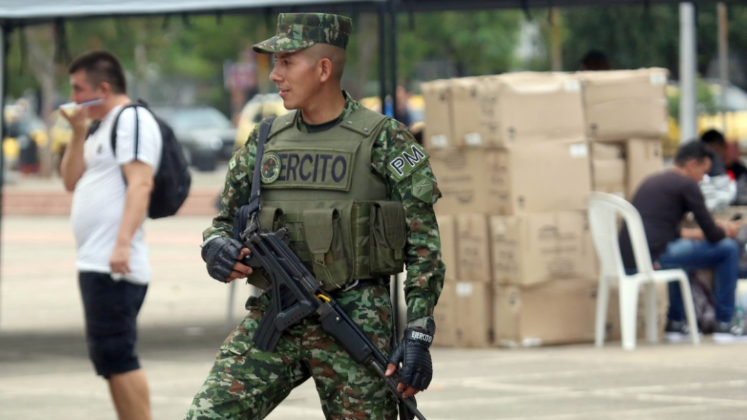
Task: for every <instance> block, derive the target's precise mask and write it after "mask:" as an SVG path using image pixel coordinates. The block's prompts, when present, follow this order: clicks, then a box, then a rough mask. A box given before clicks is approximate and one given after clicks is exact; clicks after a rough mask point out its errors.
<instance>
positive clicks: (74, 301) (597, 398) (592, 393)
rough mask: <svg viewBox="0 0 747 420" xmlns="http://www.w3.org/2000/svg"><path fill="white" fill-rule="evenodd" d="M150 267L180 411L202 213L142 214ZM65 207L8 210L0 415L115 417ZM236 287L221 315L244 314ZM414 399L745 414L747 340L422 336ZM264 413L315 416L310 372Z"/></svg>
mask: <svg viewBox="0 0 747 420" xmlns="http://www.w3.org/2000/svg"><path fill="white" fill-rule="evenodd" d="M147 223H148V226H147V228H146V232H147V235H146V236H147V241H148V243H149V244H150V246H151V254H152V255H151V257H152V262H153V266H154V280H153V283H152V284H151V286H150V290H149V292H148V297H147V299H146V302H145V306H144V308H143V311H142V313H141V317H140V326H141V338H140V346H139V353H140V356H141V360H142V363H143V366H144V368H145V370H146V373H147V375H148V379H149V383H150V387H151V393H152V405H153V413H154V418H155V419H180V418H182V417H181V416H183V414H184V412H185V411H186V409H187V407H188V406H189V403H190V401H191V398H192V396H193V395H194V393H195V392H196V391H197V390H198V388H199V387H200V385H201V384H202V381H203V380H204V378H205V376H206V374H207V371H208V370H209V368H210V366H211V364H212V359H213V357H214V355H215V352H216V350H217V348H218V346H219V345H220V343H221V341H222V340H223V338H224V337H225V336H226V335H227V333H228V331H229V327H228V326H227V325H226V322H225V321H226V308H227V304H228V299H227V297H228V293H227V291H228V290H227V286H225V285H223V284H220V283H218V282H215V281H213V280H211V279H209V278H208V276H207V274H205V269H204V266H203V263H202V261H201V260H200V258H199V252H198V248H197V247H198V244H199V242H200V236H201V235H200V232H201V231H202V229H204V228H205V227H206V226H207V225H208V223H209V217H208V216H199V217H197V216H195V217H186V216H180V217H175V218H170V219H167V220H160V221H151V220H149V221H148V222H147ZM74 255H75V250H74V243H73V238H72V234H71V231H70V226H69V222H68V220H67V218H66V217H21V216H6V217H4V218H3V226H2V266H1V270H2V271H1V275H2V277H1V278H0V420H11V419H12V420H17V419H29V420H37V419H39V420H40V419H50V418H54V419H62V420H65V419H102V420H112V419H115V415H114V410H113V408H112V406H111V403H110V400H109V395H108V391H107V388H106V384H105V382H104V381H103V380H101V379H99V378H97V377H96V376H95V375H94V373H93V370H92V368H91V366H90V363H89V362H88V360H87V358H86V350H85V342H84V338H83V316H82V310H81V304H80V298H79V296H78V290H77V284H76V273H75V266H74ZM248 293H249V289H248V287H247V286H244V285H240V286H239V287H237V293H236V295H237V296H236V297H235V299H234V309H235V310H234V312H233V314H232V315H231V321H230V322H229V323H230V324H235V323H236V322H237V321H238V320H239V318H240V317H241V316H242V312H243V311H242V310H241V309H242V306H243V301H244V300H245V299H246V296H247V295H248ZM433 358H434V365H435V366H434V367H435V377H434V379H433V382H432V384H431V387H430V389H429V390H428V391H427V392H425V393H424V394H423V395H422V397H421V398H419V405H420V407H421V409H422V411H423V413H424V414H425V415H426V417H427V418H428V419H429V420H462V419H475V420H482V419H484V420H487V419H501V420H509V419H510V420H520V419H521V420H530V419H533V420H600V419H608V420H628V419H636V420H645V419H657V420H675V419H676V420H696V419H697V420H737V419H745V418H747V398H746V397H747V344H742V345H728V346H718V345H715V344H713V343H712V342H711V341H710V339H709V338H705V339H704V343H703V344H702V345H700V346H697V347H695V346H691V345H687V344H682V345H666V344H658V345H647V344H641V345H640V346H639V348H638V349H637V350H635V351H631V352H626V351H623V350H621V348H620V345H619V343H608V345H607V346H606V347H605V348H604V349H595V348H593V346H592V345H591V344H582V345H575V346H561V347H547V348H536V349H519V350H499V349H479V350H478V349H471V350H470V349H433ZM269 419H271V420H272V419H275V420H281V419H291V420H292V419H310V420H314V419H320V420H321V419H323V416H322V414H321V410H320V408H319V402H318V399H317V397H316V394H315V391H314V387H313V382H311V381H309V382H307V383H306V384H304V385H302V386H301V387H299V388H298V389H296V390H295V391H294V392H293V393H292V394H291V396H290V397H289V398H288V400H287V401H286V402H285V403H284V404H283V405H281V406H280V407H279V408H278V409H277V410H276V411H275V412H274V413H272V414H271V415H270V417H269Z"/></svg>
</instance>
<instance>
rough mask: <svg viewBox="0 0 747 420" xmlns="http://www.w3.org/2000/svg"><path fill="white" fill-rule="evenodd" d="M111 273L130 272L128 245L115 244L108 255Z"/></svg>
mask: <svg viewBox="0 0 747 420" xmlns="http://www.w3.org/2000/svg"><path fill="white" fill-rule="evenodd" d="M109 268H110V269H111V270H112V274H130V245H129V244H122V245H120V244H117V245H115V246H114V250H113V251H112V255H111V256H110V257H109Z"/></svg>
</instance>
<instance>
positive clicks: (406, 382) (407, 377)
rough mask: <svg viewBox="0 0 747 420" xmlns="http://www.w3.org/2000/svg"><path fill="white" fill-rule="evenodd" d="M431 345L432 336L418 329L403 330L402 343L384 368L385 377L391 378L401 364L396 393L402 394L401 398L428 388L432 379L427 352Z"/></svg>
mask: <svg viewBox="0 0 747 420" xmlns="http://www.w3.org/2000/svg"><path fill="white" fill-rule="evenodd" d="M432 343H433V336H432V335H431V334H429V333H428V332H427V331H425V330H423V329H419V328H408V329H406V330H405V334H404V337H403V338H402V342H401V343H400V344H399V347H397V348H396V349H395V350H394V352H393V353H392V356H391V357H390V358H389V365H388V366H387V368H386V376H392V374H393V373H394V371H395V369H396V367H397V366H399V364H400V363H402V370H401V371H400V377H399V380H400V383H399V385H397V391H400V392H402V397H403V398H409V397H412V396H413V395H415V394H417V393H418V392H420V391H422V390H424V389H426V388H428V385H429V384H430V383H431V378H432V377H433V363H432V362H431V353H430V351H429V350H428V349H429V348H430V346H431V344H432Z"/></svg>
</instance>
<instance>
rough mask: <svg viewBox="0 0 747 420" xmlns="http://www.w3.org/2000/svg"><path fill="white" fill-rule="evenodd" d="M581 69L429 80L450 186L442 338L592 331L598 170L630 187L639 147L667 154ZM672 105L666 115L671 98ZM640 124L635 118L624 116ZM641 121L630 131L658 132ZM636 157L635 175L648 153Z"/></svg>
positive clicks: (523, 338)
mask: <svg viewBox="0 0 747 420" xmlns="http://www.w3.org/2000/svg"><path fill="white" fill-rule="evenodd" d="M645 71H649V70H645ZM615 73H617V72H615ZM608 74H610V75H611V74H612V72H609V73H608ZM583 76H584V74H562V73H517V74H508V75H501V76H488V77H479V78H464V79H452V80H438V81H434V82H429V83H425V84H423V86H422V91H423V96H424V98H425V102H426V109H425V124H426V132H425V137H424V140H425V145H426V148H427V149H428V151H429V154H430V162H431V167H432V168H433V171H434V173H435V174H436V177H437V178H438V182H439V188H440V189H441V191H442V193H443V197H442V198H441V199H440V200H439V202H438V203H437V204H436V208H435V209H436V213H437V216H438V222H439V227H440V231H441V242H442V256H443V259H444V262H445V264H446V266H447V272H446V282H445V287H444V291H443V292H442V295H441V299H440V300H439V303H438V306H437V310H436V318H437V319H436V323H437V325H438V333H437V334H436V342H437V344H440V345H443V346H460V347H487V346H491V345H497V346H527V345H541V344H554V343H572V342H586V341H591V340H593V337H594V317H595V308H596V306H595V305H596V277H597V275H598V267H597V259H596V255H595V252H594V247H593V244H592V241H591V235H590V232H589V226H588V222H587V217H586V207H587V206H586V200H587V196H588V195H589V193H590V192H591V191H592V189H593V186H596V184H594V181H596V180H597V179H598V180H599V182H598V184H599V185H602V184H603V185H605V190H606V191H613V192H622V191H625V189H626V188H629V185H628V184H627V183H626V182H627V181H625V180H626V179H631V178H630V177H629V176H627V175H623V176H622V177H621V176H620V175H619V173H624V174H628V173H630V169H629V168H630V167H631V162H630V157H632V156H638V155H639V154H642V153H646V152H649V154H648V155H647V156H652V155H651V153H658V155H657V156H656V158H657V159H658V160H659V169H660V168H661V153H660V150H661V148H660V146H659V148H658V149H656V150H655V151H654V152H651V151H650V150H649V149H651V148H652V147H653V148H655V143H656V142H655V141H653V140H637V139H636V140H630V139H628V138H627V137H626V138H619V137H616V136H617V135H618V133H619V132H621V131H615V129H614V127H617V126H614V127H613V128H608V124H607V120H606V119H605V117H606V116H608V115H609V114H606V113H605V112H607V108H605V107H604V106H603V103H602V102H603V101H604V100H605V98H609V97H610V95H611V93H610V91H613V89H610V88H609V86H608V85H609V83H607V84H605V83H606V82H605V83H602V82H598V81H597V79H596V78H594V77H590V78H584V77H583ZM663 77H664V81H666V73H663ZM592 79H593V81H592ZM623 79H624V78H623ZM592 82H593V83H592ZM587 86H592V88H593V90H592V96H591V100H592V102H591V103H592V104H594V106H592V109H593V110H597V109H598V108H601V111H597V112H596V114H595V113H592V115H594V116H595V117H594V124H593V127H594V129H593V132H592V129H591V127H592V125H590V124H588V121H589V117H588V115H589V103H590V102H589V101H590V99H589V97H588V95H587V94H586V90H585V88H586V87H587ZM597 86H600V87H599V88H598V90H600V91H601V93H600V92H597V90H594V89H595V88H597ZM662 89H663V86H662ZM613 93H614V92H613ZM605 94H606V95H607V96H605ZM662 98H663V90H662ZM630 104H631V105H630V106H631V107H632V108H635V109H636V110H637V109H638V107H639V104H638V103H635V101H633V102H631V103H630ZM616 109H619V108H616ZM648 109H651V108H650V107H649V108H648ZM615 112H617V111H615ZM663 112H664V114H663V115H662V120H663V121H666V113H665V112H666V107H665V105H664V108H663ZM596 115H600V116H601V117H599V118H597V117H596ZM631 121H632V122H631ZM631 124H632V125H635V118H632V119H629V120H626V122H625V123H624V124H622V126H624V127H627V128H630V125H631ZM646 124H653V122H649V121H648V120H647V121H646ZM646 124H643V123H641V124H639V125H641V126H645V125H646ZM642 128H643V127H638V128H636V127H633V128H632V130H633V131H632V132H633V133H634V134H635V135H638V136H640V137H644V138H645V137H646V136H651V135H653V132H652V131H646V130H645V129H642ZM625 133H626V135H627V133H628V132H625ZM592 134H594V135H595V136H597V137H592V136H591V135H592ZM659 134H661V133H659ZM601 138H604V140H605V141H612V140H615V141H617V143H615V142H613V143H598V142H597V141H596V140H597V139H601ZM590 139H593V140H590ZM597 144H600V145H601V146H597ZM620 144H622V145H624V154H623V153H622V152H619V151H618V149H617V147H618V146H619V145H620ZM611 145H614V146H615V148H614V149H613V146H611ZM592 152H596V153H598V156H600V160H601V161H603V162H602V163H601V164H599V167H600V168H604V169H608V170H607V173H609V174H610V175H606V178H605V171H604V170H600V171H598V172H599V174H600V176H599V177H597V179H593V177H592V169H593V168H594V166H593V165H592V161H593V159H592V155H591V153H592ZM626 158H627V160H626ZM635 165H638V166H635V168H634V172H635V175H636V177H637V176H638V174H639V173H641V171H639V170H638V168H639V166H640V165H641V163H639V162H638V161H636V163H635ZM651 167H652V166H651ZM647 168H650V167H647ZM649 170H653V169H649ZM613 171H614V175H612V173H613ZM634 178H635V177H634ZM621 179H622V181H621ZM635 179H637V178H635ZM621 185H622V187H621ZM618 190H619V191H618Z"/></svg>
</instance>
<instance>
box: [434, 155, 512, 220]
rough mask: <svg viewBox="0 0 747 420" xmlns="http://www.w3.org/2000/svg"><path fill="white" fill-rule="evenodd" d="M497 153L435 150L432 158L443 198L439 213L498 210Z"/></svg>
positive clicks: (493, 211) (438, 209) (436, 206)
mask: <svg viewBox="0 0 747 420" xmlns="http://www.w3.org/2000/svg"><path fill="white" fill-rule="evenodd" d="M498 153H499V152H498V151H496V150H483V149H468V148H460V149H449V150H431V151H430V156H429V158H428V160H429V162H430V164H431V169H432V170H433V173H434V175H435V176H436V179H437V180H438V188H439V189H440V190H441V193H442V197H441V198H440V199H439V200H438V202H437V203H436V205H435V210H436V212H437V213H438V214H458V213H471V212H476V213H496V212H497V211H498V192H497V190H496V188H497V182H498V180H497V178H496V177H497V176H498V175H499V174H498V170H497V169H498V168H497V167H496V163H497V158H496V156H497V154H498Z"/></svg>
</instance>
